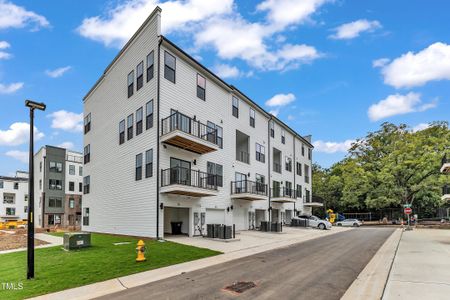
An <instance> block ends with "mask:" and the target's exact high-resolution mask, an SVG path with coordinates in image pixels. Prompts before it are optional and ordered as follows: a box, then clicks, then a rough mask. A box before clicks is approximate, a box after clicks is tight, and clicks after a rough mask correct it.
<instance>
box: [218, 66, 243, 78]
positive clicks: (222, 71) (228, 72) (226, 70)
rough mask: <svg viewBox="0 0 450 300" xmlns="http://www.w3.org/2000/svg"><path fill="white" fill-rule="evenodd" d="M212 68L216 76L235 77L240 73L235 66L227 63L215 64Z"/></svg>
mask: <svg viewBox="0 0 450 300" xmlns="http://www.w3.org/2000/svg"><path fill="white" fill-rule="evenodd" d="M213 69H214V72H216V74H217V76H219V77H221V78H236V77H239V76H240V75H241V72H240V71H239V69H238V68H237V67H235V66H230V65H228V64H217V65H216V66H214V68H213Z"/></svg>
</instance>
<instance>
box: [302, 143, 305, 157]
mask: <svg viewBox="0 0 450 300" xmlns="http://www.w3.org/2000/svg"><path fill="white" fill-rule="evenodd" d="M302 156H305V146H304V145H303V144H302Z"/></svg>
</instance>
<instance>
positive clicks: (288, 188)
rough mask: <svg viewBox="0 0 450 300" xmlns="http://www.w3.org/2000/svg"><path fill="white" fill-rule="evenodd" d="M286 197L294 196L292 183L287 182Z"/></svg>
mask: <svg viewBox="0 0 450 300" xmlns="http://www.w3.org/2000/svg"><path fill="white" fill-rule="evenodd" d="M286 196H290V197H292V196H293V190H292V182H290V181H286Z"/></svg>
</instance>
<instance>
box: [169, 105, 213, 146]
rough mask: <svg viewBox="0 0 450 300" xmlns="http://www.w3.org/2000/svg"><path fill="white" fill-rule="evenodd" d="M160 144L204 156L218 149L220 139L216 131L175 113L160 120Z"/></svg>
mask: <svg viewBox="0 0 450 300" xmlns="http://www.w3.org/2000/svg"><path fill="white" fill-rule="evenodd" d="M161 142H163V143H166V144H169V145H173V146H176V147H179V148H182V149H185V150H188V151H192V152H195V153H199V154H205V153H209V152H213V151H216V150H218V149H219V148H220V147H219V145H220V143H221V137H218V136H217V129H215V128H212V127H210V126H208V125H206V124H203V123H201V122H200V121H197V120H195V119H192V118H190V117H188V116H186V115H184V114H182V113H179V112H175V113H173V114H171V115H170V116H168V117H167V118H164V119H162V120H161Z"/></svg>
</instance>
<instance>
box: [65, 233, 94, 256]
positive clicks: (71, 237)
mask: <svg viewBox="0 0 450 300" xmlns="http://www.w3.org/2000/svg"><path fill="white" fill-rule="evenodd" d="M90 246H91V234H90V233H89V232H68V233H65V234H64V250H67V251H70V250H75V249H81V248H87V247H90Z"/></svg>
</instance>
